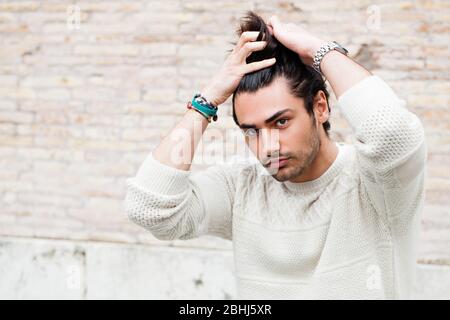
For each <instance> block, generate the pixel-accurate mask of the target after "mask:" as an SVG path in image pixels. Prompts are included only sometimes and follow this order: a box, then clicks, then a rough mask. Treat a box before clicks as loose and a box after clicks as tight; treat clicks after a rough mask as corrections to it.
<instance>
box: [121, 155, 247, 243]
mask: <svg viewBox="0 0 450 320" xmlns="http://www.w3.org/2000/svg"><path fill="white" fill-rule="evenodd" d="M239 167H240V166H239V165H238V166H232V165H231V164H218V165H215V166H212V167H209V168H207V169H206V170H203V171H197V172H191V171H185V170H181V169H176V168H173V167H170V166H167V165H165V164H162V163H161V162H159V161H157V160H156V159H154V158H153V155H152V153H150V154H149V155H148V156H147V158H146V159H145V160H144V162H143V164H142V165H141V166H140V168H139V170H138V172H137V174H136V176H135V177H132V178H128V179H127V194H126V197H125V210H126V212H127V215H128V217H129V219H130V220H131V221H133V222H134V223H136V224H138V225H139V226H141V227H143V228H145V229H146V230H148V231H150V232H151V233H152V234H153V236H155V237H156V238H157V239H160V240H175V239H182V240H184V239H191V238H196V237H199V236H201V235H214V236H218V237H221V238H224V239H229V240H231V221H232V208H233V202H234V194H235V182H236V181H235V180H236V177H237V170H238V168H239Z"/></svg>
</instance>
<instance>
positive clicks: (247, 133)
mask: <svg viewBox="0 0 450 320" xmlns="http://www.w3.org/2000/svg"><path fill="white" fill-rule="evenodd" d="M257 135H258V129H254V128H250V129H247V130H245V136H247V137H254V136H257Z"/></svg>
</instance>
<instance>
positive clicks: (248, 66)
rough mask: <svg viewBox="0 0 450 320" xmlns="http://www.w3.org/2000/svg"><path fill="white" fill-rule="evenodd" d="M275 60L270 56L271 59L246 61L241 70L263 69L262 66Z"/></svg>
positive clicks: (264, 66) (265, 66) (266, 65)
mask: <svg viewBox="0 0 450 320" xmlns="http://www.w3.org/2000/svg"><path fill="white" fill-rule="evenodd" d="M275 62H276V59H275V58H271V59H265V60H261V61H256V62H252V63H248V64H246V65H244V66H243V71H244V73H249V72H253V71H257V70H260V69H264V68H267V67H270V66H271V65H273V64H274V63H275Z"/></svg>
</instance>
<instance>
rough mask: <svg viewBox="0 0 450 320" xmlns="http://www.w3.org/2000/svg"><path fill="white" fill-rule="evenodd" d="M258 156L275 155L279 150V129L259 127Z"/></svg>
mask: <svg viewBox="0 0 450 320" xmlns="http://www.w3.org/2000/svg"><path fill="white" fill-rule="evenodd" d="M259 141H260V148H259V149H260V151H261V154H260V155H259V156H260V158H262V159H264V158H266V157H272V158H273V157H277V156H278V153H279V150H280V130H279V129H261V136H260V140H259Z"/></svg>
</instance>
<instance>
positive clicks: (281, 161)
mask: <svg viewBox="0 0 450 320" xmlns="http://www.w3.org/2000/svg"><path fill="white" fill-rule="evenodd" d="M288 160H289V157H287V158H286V157H283V158H277V159H272V160H270V161H269V162H268V163H266V164H265V165H264V167H266V168H269V167H270V168H277V167H282V166H284V165H285V164H286V163H287V161H288Z"/></svg>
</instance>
